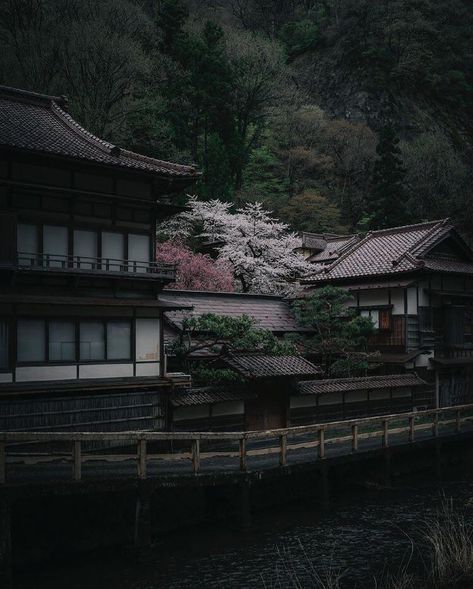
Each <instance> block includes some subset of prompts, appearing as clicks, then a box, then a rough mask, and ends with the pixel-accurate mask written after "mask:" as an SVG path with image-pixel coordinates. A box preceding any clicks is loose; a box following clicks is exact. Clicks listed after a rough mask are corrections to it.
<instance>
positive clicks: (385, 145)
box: [368, 127, 408, 229]
mask: <svg viewBox="0 0 473 589" xmlns="http://www.w3.org/2000/svg"><path fill="white" fill-rule="evenodd" d="M398 144H399V139H398V138H397V137H396V134H395V132H394V130H393V129H392V128H391V127H384V128H383V129H381V131H380V134H379V143H378V147H377V148H376V152H377V154H378V159H377V161H376V162H375V165H374V171H373V187H372V190H371V194H370V196H369V199H368V211H369V215H370V217H371V219H370V225H371V229H383V228H384V227H394V226H396V225H403V224H404V223H406V222H408V213H407V207H406V200H407V195H406V191H405V188H404V180H405V175H406V170H405V169H404V167H403V164H402V159H401V150H400V149H399V145H398Z"/></svg>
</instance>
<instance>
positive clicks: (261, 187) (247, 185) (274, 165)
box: [239, 145, 289, 206]
mask: <svg viewBox="0 0 473 589" xmlns="http://www.w3.org/2000/svg"><path fill="white" fill-rule="evenodd" d="M288 191H289V181H288V178H287V177H285V174H284V170H283V166H282V164H281V162H280V161H279V160H278V158H277V157H276V156H275V155H274V153H273V152H272V151H271V149H270V148H269V147H268V146H266V145H262V146H261V147H258V148H256V149H255V150H254V151H253V152H252V153H251V155H250V157H249V161H248V164H247V166H246V168H245V172H244V175H243V187H242V190H241V191H240V192H239V197H240V198H242V199H244V200H252V201H254V200H256V201H258V202H263V203H265V204H268V205H270V206H271V205H274V204H277V203H279V202H281V201H282V200H284V199H285V198H286V197H287V194H288Z"/></svg>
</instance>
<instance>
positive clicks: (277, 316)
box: [162, 289, 307, 333]
mask: <svg viewBox="0 0 473 589" xmlns="http://www.w3.org/2000/svg"><path fill="white" fill-rule="evenodd" d="M162 299H164V300H166V301H167V302H169V303H170V304H171V303H172V304H176V305H186V306H187V307H192V310H191V311H171V312H168V313H166V314H165V317H166V320H167V321H168V323H169V324H170V326H171V327H174V328H175V329H178V330H180V329H182V322H183V320H184V319H185V318H186V317H189V316H192V317H199V316H200V315H205V314H206V313H214V314H215V315H223V316H224V317H241V316H242V315H248V316H249V317H252V318H253V319H255V321H256V326H257V327H258V328H260V329H268V330H269V331H272V332H273V333H290V332H302V331H307V329H305V328H303V327H301V326H299V325H298V324H297V322H296V320H295V318H294V316H293V315H292V313H291V309H290V305H289V303H288V301H286V300H284V299H283V298H282V297H280V296H274V295H257V294H247V293H239V292H206V291H189V290H172V289H168V290H165V291H163V294H162Z"/></svg>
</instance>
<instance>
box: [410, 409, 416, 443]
mask: <svg viewBox="0 0 473 589" xmlns="http://www.w3.org/2000/svg"><path fill="white" fill-rule="evenodd" d="M414 420H415V417H414V416H413V415H411V416H410V417H409V442H413V441H414V436H415V430H414Z"/></svg>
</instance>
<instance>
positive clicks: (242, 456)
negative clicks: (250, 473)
mask: <svg viewBox="0 0 473 589" xmlns="http://www.w3.org/2000/svg"><path fill="white" fill-rule="evenodd" d="M240 471H241V472H245V471H246V439H245V438H240Z"/></svg>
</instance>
